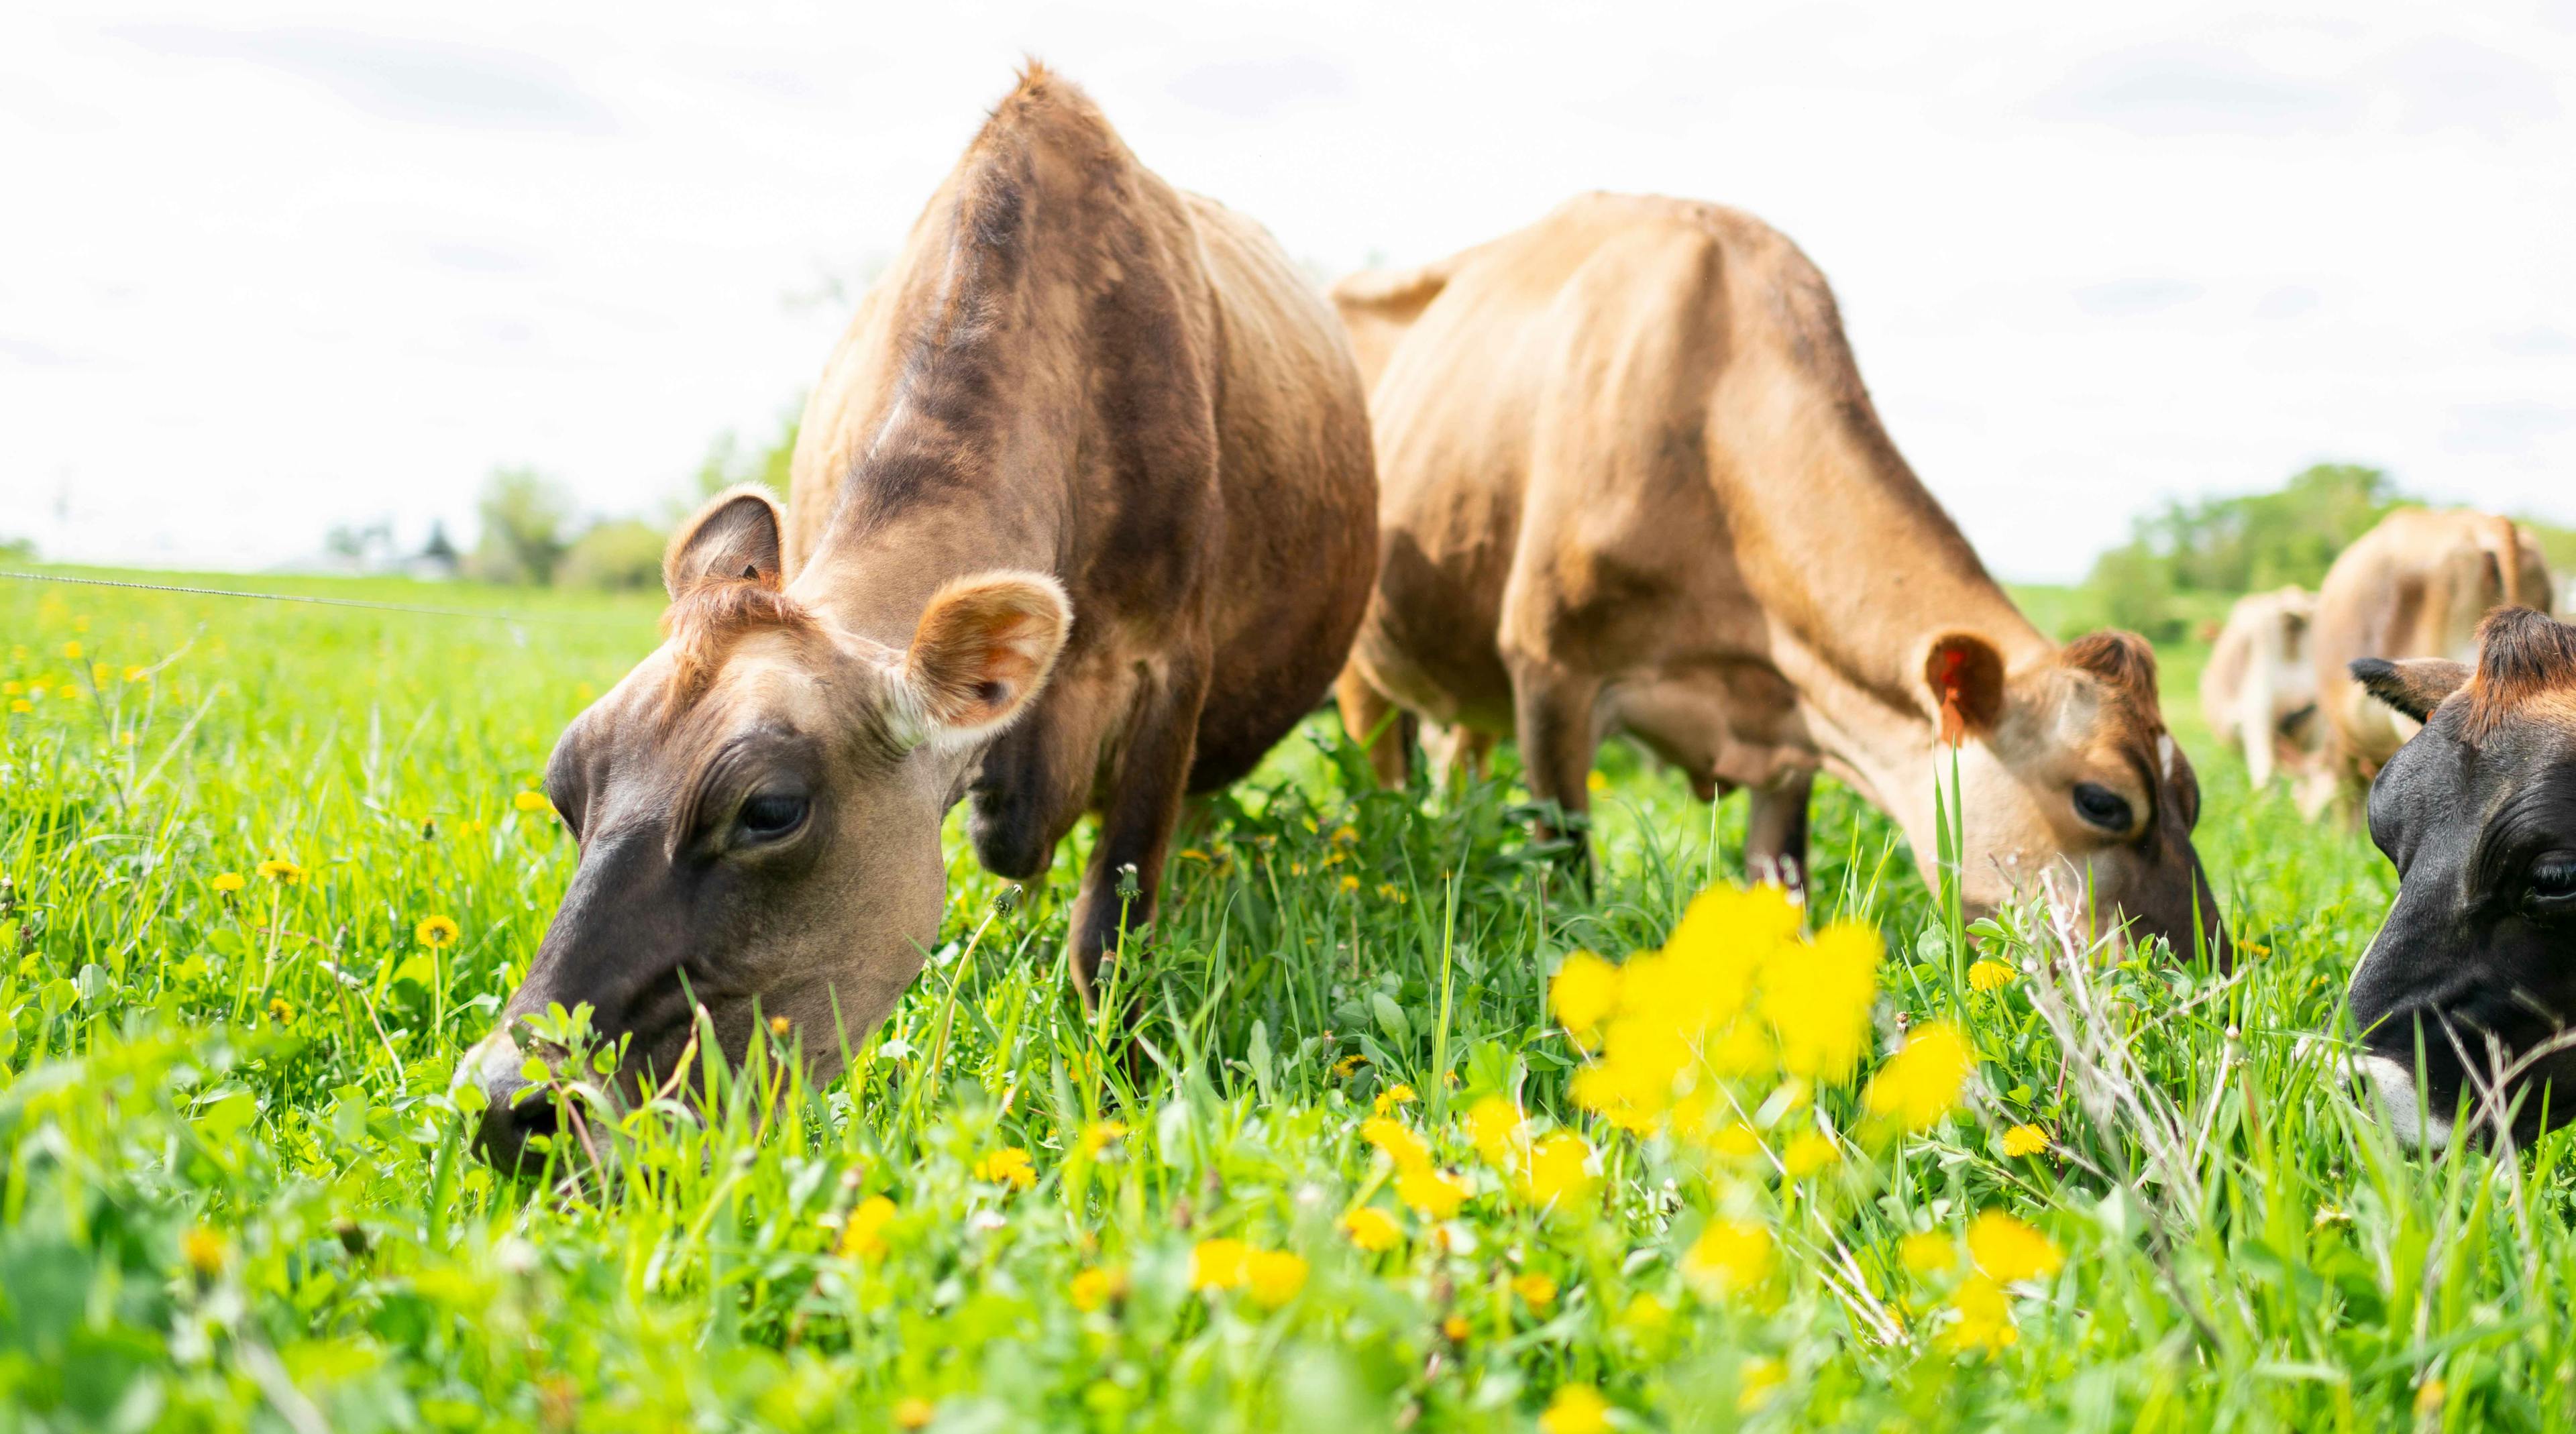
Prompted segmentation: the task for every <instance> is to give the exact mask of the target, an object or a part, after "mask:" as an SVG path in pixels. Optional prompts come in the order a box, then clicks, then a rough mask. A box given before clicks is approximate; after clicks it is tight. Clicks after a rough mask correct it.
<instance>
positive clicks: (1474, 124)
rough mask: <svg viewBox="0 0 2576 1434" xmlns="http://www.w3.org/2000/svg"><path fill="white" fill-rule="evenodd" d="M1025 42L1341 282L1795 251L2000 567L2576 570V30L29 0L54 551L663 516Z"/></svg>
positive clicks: (22, 214)
mask: <svg viewBox="0 0 2576 1434" xmlns="http://www.w3.org/2000/svg"><path fill="white" fill-rule="evenodd" d="M1023 52H1027V53H1034V54H1036V55H1039V56H1040V57H1042V58H1044V59H1046V60H1047V61H1048V62H1049V63H1050V64H1051V65H1053V66H1055V67H1056V68H1057V69H1059V70H1061V71H1063V72H1065V73H1066V74H1068V75H1070V76H1072V77H1073V78H1075V79H1077V80H1079V81H1081V82H1082V83H1083V84H1085V85H1086V86H1087V87H1089V89H1090V90H1091V92H1092V93H1093V94H1094V95H1095V96H1096V97H1097V98H1098V99H1099V100H1100V102H1101V103H1102V105H1103V106H1104V107H1105V108H1106V109H1107V110H1108V113H1109V115H1110V117H1111V119H1112V120H1113V121H1114V122H1115V123H1117V124H1118V126H1119V127H1120V129H1121V130H1122V132H1123V133H1124V134H1125V136H1126V138H1127V140H1128V142H1129V144H1130V145H1131V146H1132V147H1133V148H1134V149H1135V150H1136V152H1137V153H1138V154H1139V155H1141V156H1142V157H1143V158H1144V160H1145V161H1146V163H1148V164H1150V165H1152V166H1154V167H1155V168H1157V169H1158V170H1160V171H1161V172H1162V173H1163V174H1164V175H1165V176H1166V177H1167V178H1169V179H1171V180H1173V181H1174V182H1176V183H1178V184H1181V185H1184V186H1187V187H1190V188H1194V189H1199V190H1202V191H1205V192H1207V193H1209V194H1212V195H1215V196H1217V197H1218V198H1220V199H1223V200H1225V201H1226V202H1227V203H1229V204H1232V205H1234V206H1235V207H1237V208H1239V209H1241V210H1244V211H1246V212H1247V213H1250V214H1251V215H1253V216H1255V217H1256V218H1258V219H1260V220H1262V221H1263V222H1264V223H1266V224H1268V225H1269V226H1270V228H1271V229H1272V231H1273V232H1274V233H1276V234H1277V235H1278V236H1279V238H1280V239H1281V241H1282V242H1283V243H1284V244H1285V245H1286V247H1287V248H1288V250H1289V252H1290V253H1292V254H1294V255H1296V256H1298V257H1299V258H1300V259H1302V260H1304V261H1306V262H1307V263H1308V264H1309V266H1310V267H1313V268H1315V269H1316V270H1317V271H1318V272H1338V271H1340V270H1343V269H1346V268H1350V267H1354V266H1357V265H1360V264H1362V263H1366V262H1369V261H1371V260H1372V259H1374V260H1378V261H1381V262H1398V263H1404V262H1413V261H1418V260H1421V259H1426V258H1430V257H1433V256H1436V255H1439V254H1443V253H1446V252H1449V251H1451V250H1453V249H1456V248H1459V247H1462V246H1464V245H1466V244H1469V243H1473V242H1475V241H1478V240H1481V239H1484V238H1487V237H1489V236H1491V235H1493V234H1496V233H1499V232H1501V231H1503V230H1505V229H1509V228H1512V227H1514V226H1517V225H1520V224H1523V223H1526V222H1528V221H1529V220H1530V219H1532V218H1534V217H1536V216H1537V215H1539V214H1540V213H1542V212H1544V211H1545V210H1546V209H1548V208H1549V207H1550V206H1551V205H1553V204H1555V203H1556V202H1557V201H1559V200H1561V199H1563V198H1564V197H1565V196H1567V195H1568V194H1571V193H1573V192H1575V191H1578V190H1581V189H1586V188H1613V189H1651V190H1661V191H1666V192H1670V193H1675V194H1684V195H1691V196H1697V197H1704V198H1711V199H1717V200H1721V201H1725V202H1728V203H1732V204H1736V205H1739V206H1742V207H1744V208H1747V209H1750V210H1752V211H1753V212H1755V213H1757V214H1760V215H1762V216H1763V217H1764V218H1766V219H1768V220H1770V221H1771V222H1772V223H1774V224H1775V225H1777V226H1779V227H1780V228H1781V229H1783V230H1785V231H1786V232H1787V233H1789V234H1790V235H1791V236H1792V237H1793V238H1795V239H1796V240H1797V241H1798V242H1799V243H1800V244H1801V245H1803V246H1804V247H1805V248H1806V250H1807V251H1808V252H1809V253H1810V254H1811V255H1813V256H1814V257H1815V259H1816V260H1817V262H1818V263H1819V264H1821V265H1822V266H1823V268H1824V270H1825V272H1826V274H1827V275H1828V276H1829V277H1830V278H1831V279H1832V280H1833V283H1834V286H1835V288H1836V290H1837V292H1838V293H1839V295H1840V297H1841V300H1842V304H1843V312H1844V315H1845V317H1846V320H1847V321H1848V323H1849V324H1850V327H1851V332H1852V340H1853V344H1854V346H1855V348H1856V349H1857V351H1858V353H1859V355H1860V361H1861V368H1862V372H1863V374H1864V376H1865V377H1866V378H1867V379H1868V381H1869V383H1870V386H1871V388H1872V389H1873V391H1874V392H1875V393H1876V394H1877V396H1878V400H1879V403H1880V406H1881V408H1882V410H1883V411H1884V413H1885V416H1886V418H1887V421H1888V425H1889V427H1890V428H1891V430H1892V431H1893V433H1894V435H1895V438H1896V441H1897V443H1898V445H1899V446H1900V447H1901V448H1903V449H1904V451H1905V452H1906V453H1907V455H1908V456H1909V457H1910V458H1911V459H1912V460H1913V462H1914V465H1915V467H1916V468H1917V470H1918V471H1920V472H1921V473H1922V475H1923V477H1924V480H1925V481H1926V482H1927V483H1928V484H1930V486H1931V488H1932V490H1933V491H1934V492H1935V493H1936V494H1938V495H1939V496H1940V498H1941V499H1942V501H1943V502H1945V503H1946V504H1947V505H1948V506H1949V508H1950V510H1951V512H1952V513H1954V514H1955V515H1957V517H1958V518H1959V520H1960V521H1961V523H1962V524H1963V526H1964V527H1965V528H1966V529H1967V532H1968V534H1969V536H1970V537H1971V538H1972V539H1973V540H1974V541H1975V543H1976V544H1977V546H1978V548H1979V549H1980V550H1981V551H1982V552H1983V553H1984V554H1985V556H1986V559H1987V561H1988V563H1989V565H1990V566H1992V567H1993V568H1995V569H1996V570H1997V571H1998V572H2000V573H2003V574H2007V575H2011V576H2015V577H2026V578H2065V577H2072V576H2075V575H2077V574H2079V573H2080V572H2081V571H2082V570H2083V569H2084V567H2085V566H2086V565H2087V564H2088V562H2089V561H2090V558H2091V556H2092V555H2093V553H2094V552H2096V551H2097V550H2098V549H2100V548H2101V547H2103V546H2105V545H2107V544H2109V543H2111V542H2114V541H2117V540H2118V539H2119V538H2120V536H2121V535H2122V533H2123V531H2124V528H2125V524H2126V520H2127V519H2128V518H2129V516H2130V515H2132V514H2134V513H2136V512H2138V511H2140V510H2142V509H2144V508H2146V507H2149V506H2152V505H2154V504H2155V503H2157V502H2159V501H2161V500H2162V499H2164V498H2166V497H2168V496H2173V495H2182V494H2201V493H2212V492H2223V491H2235V490H2246V489H2253V488H2261V487H2268V486H2270V485H2272V484H2275V483H2277V482H2278V481H2279V480H2280V479H2281V478H2282V477H2284V476H2285V475H2287V474H2288V473H2289V472H2291V471H2292V470H2294V469H2296V468H2297V467H2299V466H2301V465H2303V464H2306V463H2308V462H2311V461H2314V460H2317V459H2321V458H2348V459H2354V460H2359V461H2367V462H2375V463H2381V464H2384V465H2387V466H2388V467H2390V468H2392V469H2394V470H2395V472H2396V473H2397V475H2398V477H2399V479H2400V481H2401V482H2403V483H2405V484H2406V485H2408V486H2409V487H2411V488H2414V489H2417V490H2420V491H2425V492H2429V493H2432V494H2435V495H2439V496H2442V497H2446V498H2451V499H2456V500H2461V501H2470V502H2476V503H2480V504H2485V505H2490V506H2495V507H2502V508H2521V509H2528V510H2532V511H2537V512H2542V513H2548V514H2554V515H2556V516H2558V517H2560V518H2563V519H2571V520H2576V120H2571V109H2572V108H2576V0H2543V3H2531V4H2510V3H2491V4H2477V5H2463V4H2444V5H2427V4H2405V5H2372V4H2353V3H2337V4H2331V5H2324V6H2318V7H2315V8H2312V9H2308V10H2305V11H2297V10H2287V9H2283V10H2271V11H2263V12H2258V11H2257V10H2256V9H2255V8H2253V7H2251V6H2247V5H2243V4H2209V5H2176V6H2166V7H2155V6H2145V5H2122V6H2102V5H2067V4H2064V3H2062V0H2046V3H2034V4H2022V5H1926V4H1921V3H1906V4H1892V5H1885V6H1835V5H1828V4H1800V5H1789V6H1774V5H1721V4H1708V3H1698V4H1687V5H1681V6H1675V7H1670V8H1664V7H1646V6H1639V5H1622V6H1618V7H1598V8H1595V7H1534V6H1514V5H1508V4H1500V3H1490V0H1487V3H1476V4H1423V3H1415V4H1401V5H1390V4H1385V3H1361V4H1347V3H1340V0H1298V3H1295V4H1291V5H1276V6H1251V5H1228V6H1224V7H1217V6H1210V5H1199V4H1192V5H1180V4H1170V5H1130V6H1120V5H1114V4H1100V5H1093V6H1086V7H1075V6H1062V5H1060V6H1045V7H1026V6H967V5H938V4H933V5H913V4H905V5H886V4H879V5H870V6H866V7H864V8H862V7H857V6H847V7H840V6H835V7H819V6H776V7H770V8H760V7H754V6H732V5H729V6H722V7H718V6H684V5H672V4H666V3H649V4H648V3H624V4H617V5H599V6H574V5H555V4H549V5H544V6H531V5H528V4H526V3H524V0H510V3H500V4H491V3H481V0H439V3H436V4H429V3H420V0H395V3H383V4H371V5H364V6H360V5H343V6H336V7H332V6H297V5H274V4H267V3H261V0H250V3H226V4H223V5H220V6H215V5H207V6H198V7H187V6H179V7H168V6H152V5H128V4H119V3H92V0H83V3H79V4H73V5H66V4H55V3H36V4H32V5H31V4H28V3H25V0H20V3H16V4H11V5H7V6H0V213H5V215H6V216H7V218H6V220H5V222H0V535H8V534H20V535H30V536H33V537H35V538H36V539H37V540H38V542H39V543H40V544H41V546H42V547H43V549H44V551H45V552H46V553H47V555H49V556H56V557H66V558H69V557H79V558H90V559H115V560H124V561H137V562H151V563H171V564H177V563H187V564H210V565H218V566H226V567H256V566H262V565H266V564H271V563H275V562H279V561H282V560H287V559H290V558H294V557H298V556H301V555H304V554H308V553H311V552H313V551H314V550H315V549H316V548H317V546H318V544H319V539H320V536H321V534H322V532H323V531H324V529H325V528H326V527H328V526H329V525H331V524H332V523H335V522H344V521H366V520H372V519H375V518H379V517H387V516H390V517H392V518H393V519H394V520H395V521H396V522H397V525H398V527H399V529H400V531H401V532H402V534H403V537H404V539H405V541H406V542H414V543H416V542H417V541H418V540H419V539H420V537H421V536H422V535H423V534H424V533H425V531H426V529H427V527H428V524H429V522H430V520H431V519H432V518H433V517H444V518H445V519H446V520H447V521H448V522H449V525H450V529H451V531H452V532H454V533H455V534H456V536H457V537H458V539H459V540H460V541H464V540H466V539H468V538H469V536H470V533H471V529H472V519H471V514H472V511H473V497H474V493H475V491H476V489H477V488H478V486H479V485H480V483H481V482H482V479H483V477H484V474H485V473H486V472H487V471H488V470H489V469H490V468H491V467H493V466H494V465H496V464H505V463H532V464H535V465H537V466H538V467H540V468H543V469H545V470H547V471H549V472H551V473H554V474H556V475H558V476H560V477H561V478H563V479H564V480H566V481H567V482H568V483H570V484H571V485H572V486H573V487H574V488H575V489H576V490H577V491H578V492H579V494H580V495H581V497H582V500H583V501H584V502H585V503H586V504H588V505H589V506H590V507H591V508H593V509H594V510H597V511H600V512H603V513H606V512H620V511H630V512H631V511H650V510H656V509H658V508H659V507H660V506H661V505H662V504H663V503H664V502H665V501H666V499H667V498H668V497H669V495H671V494H672V493H673V492H674V490H676V489H677V488H678V487H679V485H680V484H681V482H682V481H683V480H684V478H685V477H686V475H687V474H688V473H689V472H690V471H692V470H693V469H694V467H695V466H696V464H697V461H698V459H699V458H700V456H701V455H702V454H703V453H704V452H705V450H706V447H707V444H708V442H709V440H710V439H711V438H712V437H713V436H714V435H716V434H717V433H719V432H720V431H723V430H726V429H729V428H730V429H738V430H742V431H743V432H744V433H745V434H746V436H765V435H766V434H767V433H768V432H770V431H772V430H773V429H774V427H775V425H776V423H777V421H778V418H779V416H780V415H781V414H782V413H783V412H785V411H786V410H788V409H789V408H790V407H791V406H792V405H793V404H794V403H795V402H796V401H797V400H798V398H799V397H800V396H801V394H802V393H803V390H804V386H805V385H806V383H807V382H808V381H809V379H810V378H811V376H812V375H813V374H814V373H815V372H816V371H818V370H819V368H820V367H821V364H822V360H823V357H824V354H825V353H826V351H827V350H828V348H829V346H830V343H831V340H832V338H833V336H834V335H835V334H836V333H837V331H838V329H839V327H840V324H841V322H842V320H843V318H844V317H845V316H846V312H847V308H848V293H849V291H854V289H855V287H856V286H857V284H858V282H859V281H860V280H862V279H863V278H864V277H865V276H866V275H868V274H870V273H872V272H873V270H874V267H875V265H876V264H877V263H878V262H880V261H881V260H882V259H883V258H884V256H886V255H887V254H888V253H889V252H890V251H891V250H892V248H893V247H894V246H895V245H896V244H897V243H898V242H899V241H900V239H901V236H902V233H903V230H904V229H905V227H906V226H907V225H908V224H909V223H910V221H911V219H912V217H913V215H914V214H915V213H916V211H917V210H918V208H919V206H920V205H921V203H922V201H923V200H924V199H925V198H926V197H927V196H928V194H929V192H930V190H931V188H932V187H933V186H934V185H935V184H936V183H937V181H938V179H939V177H940V176H941V175H942V174H943V173H944V172H945V171H946V170H947V168H948V166H949V165H950V164H951V163H952V162H953V160H954V159H955V157H956V154H957V152H958V151H959V149H960V148H961V147H962V146H963V145H964V143H965V142H966V140H967V138H968V137H969V136H970V135H971V134H972V133H973V132H974V129H975V127H976V125H977V124H978V123H979V122H980V120H981V118H982V115H983V113H984V111H985V109H986V107H988V106H989V105H990V104H991V103H992V102H993V101H994V100H995V99H997V98H998V97H999V96H1000V95H1001V94H1002V93H1003V92H1004V91H1005V90H1007V89H1008V87H1009V85H1010V82H1011V71H1012V67H1013V65H1014V63H1015V61H1016V60H1017V58H1018V57H1019V56H1020V55H1021V54H1022V53H1023ZM836 284H837V285H839V286H841V288H842V289H843V290H844V292H842V293H839V294H835V293H833V290H834V287H835V285H836Z"/></svg>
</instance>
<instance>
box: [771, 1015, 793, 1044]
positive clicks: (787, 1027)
mask: <svg viewBox="0 0 2576 1434" xmlns="http://www.w3.org/2000/svg"><path fill="white" fill-rule="evenodd" d="M795 1027H796V1023H795V1022H793V1021H791V1020H789V1019H787V1018H786V1017H785V1016H772V1017H770V1018H769V1033H770V1034H771V1035H773V1036H777V1037H779V1038H780V1039H782V1040H783V1039H785V1038H786V1036H787V1033H788V1032H789V1031H791V1030H794V1029H795Z"/></svg>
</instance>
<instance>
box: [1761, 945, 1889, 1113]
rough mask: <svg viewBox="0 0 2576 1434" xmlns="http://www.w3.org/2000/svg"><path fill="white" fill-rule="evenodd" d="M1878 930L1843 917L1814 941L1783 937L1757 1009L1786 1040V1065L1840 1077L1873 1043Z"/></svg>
mask: <svg viewBox="0 0 2576 1434" xmlns="http://www.w3.org/2000/svg"><path fill="white" fill-rule="evenodd" d="M1880 949H1881V948H1880V946H1879V940H1878V932H1877V931H1876V930H1874V929H1872V928H1870V927H1867V926H1861V925H1858V924H1856V923H1853V922H1848V921H1838V922H1836V923H1834V924H1833V925H1832V926H1829V927H1826V928H1825V929H1824V930H1823V931H1822V932H1819V933H1818V934H1817V936H1816V939H1815V940H1813V941H1809V942H1798V943H1784V944H1782V945H1781V946H1779V947H1777V948H1775V949H1774V952H1773V956H1772V959H1770V960H1769V961H1766V962H1765V963H1764V964H1763V968H1762V982H1761V998H1760V1000H1759V1002H1758V1003H1757V1004H1758V1009H1759V1011H1760V1014H1761V1016H1762V1019H1763V1020H1764V1021H1765V1022H1766V1023H1768V1024H1769V1025H1770V1027H1771V1029H1772V1032H1773V1033H1774V1034H1775V1035H1776V1036H1777V1038H1778V1039H1779V1042H1780V1068H1781V1069H1782V1070H1784V1071H1787V1072H1788V1073H1789V1074H1791V1075H1798V1076H1808V1077H1812V1078H1814V1079H1816V1080H1822V1081H1835V1082H1839V1081H1842V1080H1845V1079H1847V1078H1849V1077H1850V1075H1851V1073H1852V1069H1853V1068H1854V1067H1856V1066H1858V1065H1859V1064H1860V1058H1861V1057H1862V1056H1863V1055H1866V1054H1867V1053H1868V1051H1869V1044H1870V1027H1869V1008H1870V1006H1871V1004H1872V1003H1874V1002H1875V1001H1877V999H1878V963H1879V956H1880Z"/></svg>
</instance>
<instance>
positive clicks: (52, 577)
mask: <svg viewBox="0 0 2576 1434" xmlns="http://www.w3.org/2000/svg"><path fill="white" fill-rule="evenodd" d="M0 578H9V579H14V580H16V581H19V582H28V583H68V584H71V585H73V586H77V587H92V588H128V589H132V590H134V591H137V592H152V593H179V594H184V595H186V596H189V597H220V598H250V599H255V600H257V601H261V602H294V603H309V604H311V605H313V606H315V607H349V608H365V609H368V610H370V611H374V612H399V613H408V614H410V615H412V616H415V617H461V618H471V619H476V620H479V621H483V622H504V623H511V624H538V623H568V624H576V625H579V624H590V625H601V624H611V623H613V624H616V625H618V626H631V625H633V619H630V618H618V617H609V616H607V615H605V614H601V613H516V612H504V611H499V610H495V609H476V608H459V607H424V606H420V605H417V604H413V603H398V602H365V601H362V600H360V599H357V598H332V597H315V596H312V595H311V594H308V593H265V592H251V591H248V590H244V589H235V588H200V587H186V586H182V585H180V584H177V583H142V582H133V581H130V580H127V579H122V578H76V577H72V576H70V575H69V574H66V573H24V572H13V571H7V570H0Z"/></svg>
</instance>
